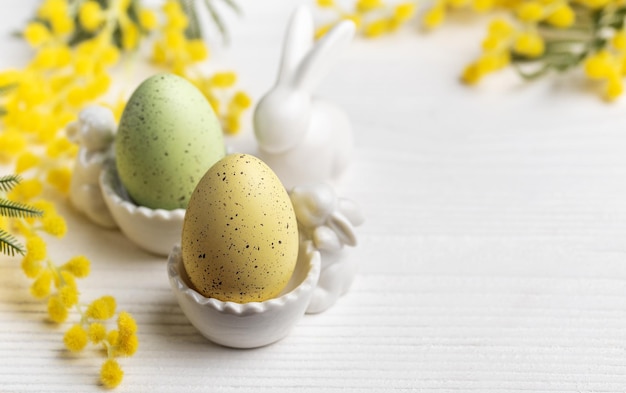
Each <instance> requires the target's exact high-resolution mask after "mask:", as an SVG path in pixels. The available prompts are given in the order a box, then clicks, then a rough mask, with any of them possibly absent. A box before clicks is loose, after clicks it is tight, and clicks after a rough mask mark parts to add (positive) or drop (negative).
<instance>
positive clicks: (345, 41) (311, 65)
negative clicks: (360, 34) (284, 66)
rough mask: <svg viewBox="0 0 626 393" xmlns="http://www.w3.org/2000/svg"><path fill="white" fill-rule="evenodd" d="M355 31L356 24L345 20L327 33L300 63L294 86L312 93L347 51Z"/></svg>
mask: <svg viewBox="0 0 626 393" xmlns="http://www.w3.org/2000/svg"><path fill="white" fill-rule="evenodd" d="M355 30H356V26H355V25H354V22H352V21H349V20H344V21H342V22H340V23H339V24H337V25H336V26H335V27H333V28H332V29H331V30H330V31H329V32H328V33H326V35H325V36H324V37H322V38H321V39H320V40H319V41H318V42H317V43H316V44H315V46H314V48H313V50H312V51H311V52H310V53H309V54H308V55H307V56H306V57H305V58H304V60H302V62H301V63H300V66H299V67H298V70H297V73H296V74H295V76H294V81H293V84H294V86H295V87H296V88H299V89H302V90H304V91H307V92H311V91H312V90H313V89H314V88H315V87H316V86H317V85H318V83H319V82H320V81H321V79H322V78H323V77H324V76H325V75H326V73H328V71H329V70H330V67H331V66H332V65H333V63H334V62H335V61H336V60H337V58H338V57H339V55H340V54H341V53H342V52H343V51H345V50H346V48H347V47H348V45H349V44H350V41H352V37H353V36H354V32H355Z"/></svg>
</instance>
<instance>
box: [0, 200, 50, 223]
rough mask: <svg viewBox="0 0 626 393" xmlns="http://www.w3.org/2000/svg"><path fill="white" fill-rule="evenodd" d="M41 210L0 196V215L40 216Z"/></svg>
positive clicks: (18, 216)
mask: <svg viewBox="0 0 626 393" xmlns="http://www.w3.org/2000/svg"><path fill="white" fill-rule="evenodd" d="M42 215H43V212H42V211H41V210H39V209H35V208H34V207H31V206H29V205H26V204H24V203H20V202H14V201H9V200H8V199H2V198H0V216H4V217H10V218H27V217H41V216H42Z"/></svg>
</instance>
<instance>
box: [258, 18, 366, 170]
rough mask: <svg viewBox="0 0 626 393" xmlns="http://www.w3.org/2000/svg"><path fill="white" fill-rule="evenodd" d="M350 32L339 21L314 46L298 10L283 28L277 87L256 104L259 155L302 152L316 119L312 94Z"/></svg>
mask: <svg viewBox="0 0 626 393" xmlns="http://www.w3.org/2000/svg"><path fill="white" fill-rule="evenodd" d="M354 32H355V26H354V23H352V22H351V21H343V22H341V23H339V24H338V25H336V26H335V27H334V28H333V29H331V30H330V31H329V32H328V33H327V34H326V35H325V36H324V37H322V38H321V39H320V40H319V41H317V42H314V28H313V18H312V15H311V13H310V10H309V9H308V8H307V7H305V6H301V7H299V8H297V9H296V11H295V12H294V14H293V15H292V17H291V20H290V22H289V25H288V28H287V33H286V36H285V42H284V47H283V54H282V59H281V62H280V70H279V73H278V78H277V81H276V84H275V85H274V87H273V88H272V89H271V90H270V91H269V92H268V93H267V94H266V95H265V96H264V97H263V98H262V99H261V100H260V101H259V103H258V104H257V107H256V110H255V113H254V132H255V136H256V139H257V141H258V144H259V148H260V151H261V152H262V153H266V154H268V155H279V154H284V153H287V152H290V151H291V150H293V149H295V148H302V145H303V143H304V141H305V140H306V139H307V137H308V136H307V135H308V134H310V133H311V132H314V130H312V129H311V124H312V123H315V121H314V120H313V119H314V118H315V119H317V118H319V117H320V116H319V114H318V113H316V99H315V98H314V97H313V90H314V89H315V88H316V87H317V85H318V84H319V82H320V81H321V80H322V78H323V77H324V76H325V75H326V74H327V73H328V72H329V70H330V68H331V66H332V64H333V63H334V61H335V60H336V59H337V58H338V57H339V55H340V54H341V53H342V52H343V51H344V50H345V49H346V47H347V46H348V44H349V43H350V41H351V40H352V37H353V36H354ZM317 106H318V107H321V106H320V105H317ZM318 112H319V111H318ZM340 123H341V122H340ZM348 131H349V130H348ZM329 142H330V143H329V144H325V143H318V144H317V145H318V146H321V145H326V146H328V147H329V149H332V142H331V141H329ZM304 144H306V143H304ZM307 153H310V152H307ZM294 154H296V152H294ZM311 155H314V154H301V155H300V158H302V157H309V156H311ZM321 156H324V154H321ZM281 159H282V158H281ZM285 159H287V161H288V162H277V163H276V164H280V165H282V166H289V167H294V165H295V166H297V165H298V164H296V163H294V162H291V161H290V160H289V159H288V158H287V157H285ZM270 161H272V160H270ZM268 164H269V165H270V166H272V164H271V163H268ZM292 164H293V165H292ZM272 169H275V168H272ZM275 170H276V169H275ZM279 176H280V173H279Z"/></svg>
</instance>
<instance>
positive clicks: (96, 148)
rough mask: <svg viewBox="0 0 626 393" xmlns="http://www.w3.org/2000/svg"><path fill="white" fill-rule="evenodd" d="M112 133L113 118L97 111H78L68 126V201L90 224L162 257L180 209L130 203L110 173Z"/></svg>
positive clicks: (176, 235) (179, 221) (174, 236)
mask: <svg viewBox="0 0 626 393" xmlns="http://www.w3.org/2000/svg"><path fill="white" fill-rule="evenodd" d="M116 128H117V125H116V124H115V118H114V116H113V113H112V112H111V111H110V110H109V109H107V108H104V107H100V106H90V107H87V108H85V109H83V110H82V111H81V112H80V114H79V115H78V120H77V121H75V122H73V123H71V124H70V125H69V126H68V129H67V133H68V137H69V138H70V139H71V140H73V141H74V142H76V143H78V145H79V151H78V156H77V158H76V162H75V164H74V173H73V175H72V182H71V187H70V201H71V202H72V204H73V205H74V207H76V209H77V210H78V211H80V212H81V213H83V214H85V215H86V216H87V218H89V219H90V220H91V221H92V222H94V223H95V224H97V225H100V226H102V227H104V228H116V227H119V228H120V229H121V231H122V232H123V233H124V234H125V235H126V237H127V238H128V239H130V240H131V241H132V242H133V243H135V244H137V245H138V246H139V247H141V248H143V249H144V250H146V251H149V252H151V253H153V254H157V255H163V256H166V255H168V254H169V252H170V250H171V249H172V246H173V245H174V244H177V243H180V236H181V232H182V229H183V220H184V217H185V209H175V210H164V209H150V208H147V207H144V206H138V205H136V204H135V203H134V202H133V201H132V199H131V198H130V197H129V195H128V193H127V192H126V190H125V189H124V186H123V185H122V183H121V182H120V180H119V177H118V176H117V170H116V169H115V154H114V149H113V139H114V135H115V130H116Z"/></svg>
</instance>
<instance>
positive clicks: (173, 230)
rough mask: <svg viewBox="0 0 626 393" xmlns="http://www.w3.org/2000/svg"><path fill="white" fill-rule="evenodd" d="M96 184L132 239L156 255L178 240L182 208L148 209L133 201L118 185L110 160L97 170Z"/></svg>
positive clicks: (111, 210)
mask: <svg viewBox="0 0 626 393" xmlns="http://www.w3.org/2000/svg"><path fill="white" fill-rule="evenodd" d="M100 187H101V189H102V195H103V196H104V201H105V202H106V205H107V206H108V208H109V211H110V212H111V215H112V216H113V218H114V220H115V222H116V223H117V225H119V227H120V229H121V230H122V232H123V233H124V234H125V235H126V237H128V238H129V239H130V240H131V241H132V242H133V243H135V244H137V245H138V246H139V247H141V248H143V249H144V250H146V251H149V252H151V253H154V254H158V255H168V253H169V252H170V250H171V249H172V245H174V244H178V243H180V237H181V233H182V231H183V221H184V219H185V209H174V210H164V209H150V208H147V207H144V206H138V205H136V204H135V203H134V202H133V201H132V200H131V199H130V196H129V195H128V193H127V192H126V190H125V189H124V186H122V183H121V181H120V179H119V177H118V176H117V170H116V169H115V164H114V162H112V161H110V162H109V163H107V164H106V165H105V166H104V168H103V170H102V172H101V174H100Z"/></svg>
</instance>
